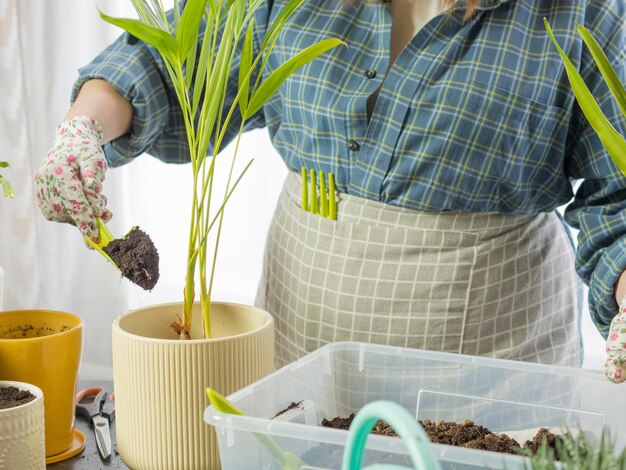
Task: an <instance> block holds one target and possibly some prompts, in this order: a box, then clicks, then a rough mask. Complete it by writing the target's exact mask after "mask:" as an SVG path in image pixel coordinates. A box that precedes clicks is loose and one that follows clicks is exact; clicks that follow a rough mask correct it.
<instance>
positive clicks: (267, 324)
mask: <svg viewBox="0 0 626 470" xmlns="http://www.w3.org/2000/svg"><path fill="white" fill-rule="evenodd" d="M181 312H182V303H172V304H162V305H156V306H152V307H146V308H141V309H137V310H133V311H131V312H129V313H127V314H124V315H121V316H119V317H118V318H117V319H116V320H115V321H114V323H113V377H114V387H115V414H116V434H117V448H118V451H119V453H120V455H121V456H122V459H123V460H124V463H126V465H128V466H129V467H130V468H132V469H134V470H140V469H149V470H158V469H167V470H175V469H211V470H213V469H219V468H220V461H219V454H218V446H217V439H216V436H215V430H214V429H213V428H212V427H210V426H209V425H208V424H206V423H205V422H204V421H203V413H204V410H205V408H206V407H207V406H208V405H209V401H208V398H207V396H206V392H205V389H206V388H207V387H212V388H214V389H216V390H218V391H219V392H221V393H222V394H224V395H228V394H230V393H232V392H234V391H236V390H238V389H240V388H243V387H245V386H246V385H248V384H250V383H252V382H254V381H255V380H258V379H259V378H261V377H263V376H265V375H267V374H269V373H270V372H272V371H273V370H274V321H273V319H272V317H271V316H270V314H269V313H267V312H265V311H263V310H261V309H257V308H254V307H249V306H246V305H239V304H230V303H219V302H214V303H212V304H211V330H212V335H213V337H212V338H211V339H206V340H205V339H192V340H190V341H181V340H179V339H177V337H176V335H175V333H174V332H173V331H172V330H171V329H170V328H169V326H168V325H169V324H170V323H171V322H172V321H174V320H175V319H176V318H177V315H180V313H181ZM200 332H201V314H200V308H199V304H196V305H195V306H194V314H193V325H192V331H191V334H192V338H199V337H201V333H200Z"/></svg>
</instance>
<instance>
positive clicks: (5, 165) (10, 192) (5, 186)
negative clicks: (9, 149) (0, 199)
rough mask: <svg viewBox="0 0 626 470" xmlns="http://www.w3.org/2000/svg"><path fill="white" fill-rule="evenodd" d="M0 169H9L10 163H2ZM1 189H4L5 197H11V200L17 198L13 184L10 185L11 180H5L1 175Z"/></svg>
mask: <svg viewBox="0 0 626 470" xmlns="http://www.w3.org/2000/svg"><path fill="white" fill-rule="evenodd" d="M0 168H9V163H8V162H3V161H0ZM0 187H2V194H4V197H10V198H11V199H13V198H14V197H15V192H14V191H13V188H12V187H11V183H9V180H8V179H6V178H4V177H3V176H2V175H0Z"/></svg>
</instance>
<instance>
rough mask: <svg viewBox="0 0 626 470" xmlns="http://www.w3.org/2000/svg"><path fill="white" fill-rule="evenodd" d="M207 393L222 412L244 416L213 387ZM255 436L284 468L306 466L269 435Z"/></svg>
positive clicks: (291, 469)
mask: <svg viewBox="0 0 626 470" xmlns="http://www.w3.org/2000/svg"><path fill="white" fill-rule="evenodd" d="M206 393H207V395H208V397H209V401H210V402H211V405H213V406H214V407H215V409H216V410H217V411H219V412H220V413H228V414H231V415H239V416H244V413H243V411H241V410H240V409H239V408H237V407H236V406H235V405H233V404H232V403H231V402H229V401H228V400H227V399H226V397H224V396H223V395H221V394H219V393H218V392H216V391H215V390H213V389H212V388H207V389H206ZM254 436H255V437H256V438H257V439H258V440H259V442H260V443H261V444H263V446H264V447H265V448H266V449H267V450H268V451H269V452H270V454H272V457H274V460H276V463H277V464H278V465H280V467H281V468H282V469H283V470H299V469H300V468H301V467H302V466H304V465H305V464H304V462H303V461H302V460H300V459H299V458H298V457H297V456H296V455H295V454H292V453H291V452H285V451H283V450H282V449H281V448H280V447H278V444H276V442H275V441H274V439H272V438H271V437H269V436H266V435H265V434H261V433H254Z"/></svg>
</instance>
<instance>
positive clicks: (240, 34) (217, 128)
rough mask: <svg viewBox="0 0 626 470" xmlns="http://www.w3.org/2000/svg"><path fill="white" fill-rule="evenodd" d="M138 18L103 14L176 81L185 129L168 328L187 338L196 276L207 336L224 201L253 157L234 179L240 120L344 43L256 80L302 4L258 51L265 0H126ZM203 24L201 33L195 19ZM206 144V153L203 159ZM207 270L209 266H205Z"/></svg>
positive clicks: (325, 44) (294, 2)
mask: <svg viewBox="0 0 626 470" xmlns="http://www.w3.org/2000/svg"><path fill="white" fill-rule="evenodd" d="M131 2H132V4H133V6H134V8H135V11H136V12H137V15H138V16H139V19H138V20H134V19H124V18H112V17H110V16H107V15H105V14H104V13H100V15H101V17H102V18H103V19H104V20H105V21H107V22H109V23H112V24H114V25H117V26H119V27H121V28H122V29H124V30H126V31H127V32H128V33H130V34H132V35H133V36H135V37H137V38H139V39H141V40H143V41H144V42H146V43H147V44H149V45H151V46H153V47H154V48H155V49H156V50H158V52H159V53H160V55H161V56H162V58H163V61H164V63H165V67H166V68H167V72H168V74H169V76H170V78H171V80H172V83H173V85H174V90H175V92H176V96H177V98H178V102H179V104H180V107H181V110H182V113H183V117H184V121H185V129H186V133H187V144H188V146H189V156H190V161H191V168H192V172H193V193H192V210H191V224H190V230H189V242H188V250H187V270H186V278H185V289H184V308H183V312H182V315H181V316H180V317H179V319H178V321H175V322H173V323H172V325H171V327H172V328H174V330H176V331H177V333H179V335H180V337H181V339H189V338H190V333H189V331H190V328H191V316H192V307H193V303H194V299H195V295H196V290H195V287H196V279H197V280H198V285H199V289H200V292H199V294H200V304H201V307H202V316H203V328H204V337H205V338H208V337H210V336H211V330H210V302H211V291H212V286H213V279H214V274H215V261H216V254H217V251H218V247H219V240H220V231H221V228H222V222H223V216H224V206H225V204H226V202H227V201H228V199H229V198H230V196H231V194H232V192H233V190H234V189H235V187H236V186H237V184H238V183H239V181H240V180H241V177H242V176H243V174H244V173H245V171H246V170H247V169H248V168H249V166H250V163H251V162H252V160H250V161H249V162H248V164H247V165H246V166H245V167H244V169H243V171H242V172H241V173H240V174H239V175H238V176H237V177H234V176H233V170H234V164H235V157H236V155H237V150H238V148H239V141H240V138H241V134H242V132H243V128H244V124H245V122H246V121H247V120H248V119H249V118H250V117H251V116H252V115H253V114H254V113H256V112H257V111H258V110H259V109H261V107H262V106H263V104H264V103H265V102H266V101H267V100H268V99H269V98H270V97H271V96H272V95H273V94H274V92H276V91H277V90H278V88H279V87H280V85H281V84H282V83H283V82H284V81H285V80H286V79H287V78H288V77H289V76H290V75H291V74H293V73H294V72H295V71H296V70H297V69H298V68H300V67H301V66H303V65H305V64H307V63H308V62H310V61H311V60H313V59H315V58H316V57H318V56H319V55H321V54H323V53H324V52H326V51H328V50H329V49H331V48H333V47H336V46H338V45H339V44H343V43H342V42H341V41H340V40H338V39H332V38H331V39H325V40H323V41H320V42H319V43H316V44H313V45H311V46H309V47H307V48H306V49H304V50H302V51H301V52H299V53H298V54H296V55H295V56H293V57H292V58H291V59H289V60H287V61H286V62H285V63H283V64H282V65H281V66H279V67H278V68H276V69H275V70H273V71H272V72H271V73H269V75H267V76H266V77H265V79H264V80H261V78H262V76H263V71H264V68H265V65H266V61H267V57H268V55H269V53H270V51H271V50H272V48H273V47H274V45H275V43H276V40H277V38H278V35H279V34H280V32H281V30H282V28H283V27H284V26H285V23H286V22H287V20H288V19H289V17H290V16H291V14H293V13H294V12H295V11H296V10H297V9H298V8H299V7H300V5H301V4H302V3H303V2H304V0H289V1H288V2H287V3H286V4H285V5H284V7H283V8H282V10H281V11H280V13H279V14H278V15H277V17H276V19H275V20H274V22H273V23H272V24H271V25H270V26H268V29H267V32H266V34H265V38H264V40H263V43H262V44H261V46H260V51H259V52H258V53H257V54H256V56H254V52H253V35H254V27H255V26H254V14H255V11H256V10H257V9H258V8H259V7H260V6H261V5H262V4H263V3H264V0H188V1H187V2H186V4H185V7H184V9H182V8H181V5H182V4H183V2H182V0H175V1H174V8H173V11H172V13H171V17H170V18H171V19H172V20H171V21H170V18H168V15H167V14H166V12H165V10H164V8H163V5H162V3H161V2H160V1H156V0H131ZM203 20H204V23H205V25H206V27H205V29H204V34H203V30H202V29H201V23H202V22H203ZM239 46H240V47H241V51H242V52H241V57H240V63H239V73H238V83H237V86H238V93H237V96H236V98H235V100H234V101H233V103H232V105H230V106H229V105H228V102H227V96H226V89H227V85H228V79H229V75H230V72H231V71H232V69H233V66H234V60H235V51H236V50H237V48H238V47H239ZM237 112H238V113H240V115H241V122H240V125H239V133H238V136H237V139H236V143H235V154H234V156H233V158H232V161H231V162H230V165H229V167H230V170H229V174H228V178H227V182H226V189H225V191H224V193H223V194H221V195H218V194H216V193H217V191H216V190H214V185H213V181H214V175H215V161H216V160H217V157H218V154H219V152H220V150H221V148H222V143H223V139H224V137H225V134H226V130H227V128H228V126H229V123H230V122H231V120H232V118H233V115H234V114H235V113H237ZM209 149H211V153H212V158H211V157H207V152H208V150H209ZM213 228H216V232H215V233H216V236H215V242H214V246H213V250H212V252H211V250H209V247H208V242H209V232H211V230H212V229H213ZM208 268H210V269H208Z"/></svg>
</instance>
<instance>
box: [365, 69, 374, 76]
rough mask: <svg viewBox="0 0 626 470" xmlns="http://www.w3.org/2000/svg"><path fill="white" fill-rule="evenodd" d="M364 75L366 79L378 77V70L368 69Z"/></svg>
mask: <svg viewBox="0 0 626 470" xmlns="http://www.w3.org/2000/svg"><path fill="white" fill-rule="evenodd" d="M363 75H365V77H366V78H374V77H375V76H376V70H371V69H367V70H366V71H365V72H363Z"/></svg>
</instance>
